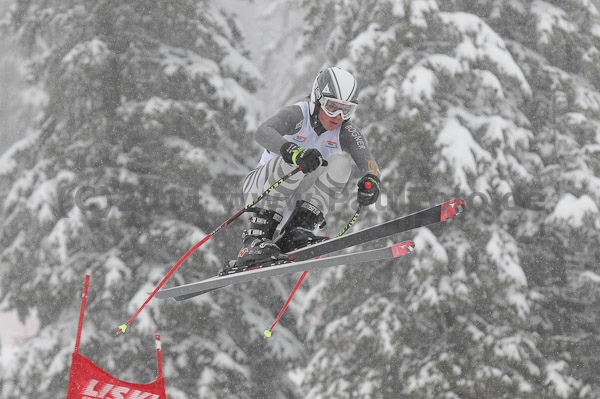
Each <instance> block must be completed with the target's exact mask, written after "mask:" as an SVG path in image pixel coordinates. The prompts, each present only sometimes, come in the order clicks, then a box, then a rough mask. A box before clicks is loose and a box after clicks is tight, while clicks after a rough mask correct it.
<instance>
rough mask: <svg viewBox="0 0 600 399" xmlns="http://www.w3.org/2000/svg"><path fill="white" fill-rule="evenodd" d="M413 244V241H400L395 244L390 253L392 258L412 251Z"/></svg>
mask: <svg viewBox="0 0 600 399" xmlns="http://www.w3.org/2000/svg"><path fill="white" fill-rule="evenodd" d="M414 245H415V243H414V242H412V241H409V242H401V243H400V244H396V245H394V246H392V254H393V255H394V258H398V257H400V256H404V255H406V254H407V253H409V252H410V251H412V247H413V246H414Z"/></svg>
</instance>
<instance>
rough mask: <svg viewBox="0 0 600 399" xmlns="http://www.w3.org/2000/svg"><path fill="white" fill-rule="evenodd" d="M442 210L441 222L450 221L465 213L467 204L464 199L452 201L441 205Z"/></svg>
mask: <svg viewBox="0 0 600 399" xmlns="http://www.w3.org/2000/svg"><path fill="white" fill-rule="evenodd" d="M440 206H441V208H442V213H441V215H440V221H441V222H445V221H450V220H451V219H452V218H453V217H454V216H456V215H458V214H460V213H462V212H463V210H464V208H465V207H466V206H467V202H466V201H465V200H463V199H460V198H457V199H453V200H452V201H448V202H445V203H443V204H441V205H440Z"/></svg>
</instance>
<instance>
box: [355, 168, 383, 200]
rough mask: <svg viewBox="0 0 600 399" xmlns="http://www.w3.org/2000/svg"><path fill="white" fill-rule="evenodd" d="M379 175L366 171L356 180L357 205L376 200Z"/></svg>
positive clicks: (379, 181)
mask: <svg viewBox="0 0 600 399" xmlns="http://www.w3.org/2000/svg"><path fill="white" fill-rule="evenodd" d="M379 183H381V180H379V177H377V176H375V175H374V174H371V173H367V174H366V175H364V176H363V178H362V179H360V180H359V181H358V195H357V199H358V203H359V205H364V206H369V205H373V204H374V203H375V202H377V198H379Z"/></svg>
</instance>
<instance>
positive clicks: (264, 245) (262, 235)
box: [219, 208, 289, 276]
mask: <svg viewBox="0 0 600 399" xmlns="http://www.w3.org/2000/svg"><path fill="white" fill-rule="evenodd" d="M281 219H282V217H281V215H280V214H279V213H277V212H275V211H270V210H268V209H260V208H254V213H253V215H252V216H251V217H250V218H248V221H249V223H248V229H247V230H244V233H243V234H242V237H243V239H244V242H243V244H242V249H240V252H239V254H238V257H237V260H236V261H231V262H229V265H228V266H227V267H225V268H223V270H221V272H220V273H219V275H220V276H225V275H228V274H233V273H239V272H243V271H245V270H247V269H248V268H252V267H260V266H262V267H264V265H265V264H271V263H277V262H278V261H285V260H288V259H289V257H288V256H287V255H284V254H282V253H281V249H279V247H278V246H277V245H275V243H273V241H271V240H272V239H273V234H275V229H276V228H277V226H278V225H279V223H280V222H281Z"/></svg>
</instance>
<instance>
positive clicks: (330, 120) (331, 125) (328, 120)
mask: <svg viewBox="0 0 600 399" xmlns="http://www.w3.org/2000/svg"><path fill="white" fill-rule="evenodd" d="M319 121H320V122H321V125H323V127H324V128H325V129H327V130H335V129H336V128H337V127H338V126H339V125H341V124H342V122H343V121H344V120H343V119H342V116H341V115H336V116H334V117H331V116H328V115H327V114H326V113H325V111H323V109H322V108H321V109H320V110H319Z"/></svg>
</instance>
